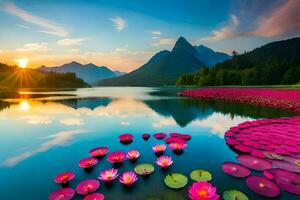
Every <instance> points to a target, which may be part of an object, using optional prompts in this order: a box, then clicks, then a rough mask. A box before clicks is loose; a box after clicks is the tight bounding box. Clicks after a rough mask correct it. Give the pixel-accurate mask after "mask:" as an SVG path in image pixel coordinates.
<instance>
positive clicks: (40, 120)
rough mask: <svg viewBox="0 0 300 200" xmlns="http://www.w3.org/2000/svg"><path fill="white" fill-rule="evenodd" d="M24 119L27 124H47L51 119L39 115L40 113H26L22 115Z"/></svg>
mask: <svg viewBox="0 0 300 200" xmlns="http://www.w3.org/2000/svg"><path fill="white" fill-rule="evenodd" d="M23 118H24V119H26V120H27V121H26V122H27V123H28V124H34V125H40V124H43V125H47V124H51V123H52V120H51V119H50V118H49V117H48V116H40V115H27V116H24V117H23Z"/></svg>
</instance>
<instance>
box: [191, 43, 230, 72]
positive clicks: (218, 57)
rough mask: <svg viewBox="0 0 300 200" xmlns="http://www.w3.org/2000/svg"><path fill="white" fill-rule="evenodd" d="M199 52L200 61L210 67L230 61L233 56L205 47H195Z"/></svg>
mask: <svg viewBox="0 0 300 200" xmlns="http://www.w3.org/2000/svg"><path fill="white" fill-rule="evenodd" d="M194 47H195V48H196V49H197V51H198V54H199V55H198V56H199V59H200V60H201V61H202V62H203V63H204V64H205V65H206V66H208V67H211V66H213V65H215V64H217V63H221V62H223V61H225V60H229V59H230V58H231V56H229V55H228V54H226V53H221V52H215V51H214V50H212V49H210V48H208V47H206V46H204V45H199V46H194Z"/></svg>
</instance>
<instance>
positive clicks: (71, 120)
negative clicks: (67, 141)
mask: <svg viewBox="0 0 300 200" xmlns="http://www.w3.org/2000/svg"><path fill="white" fill-rule="evenodd" d="M60 123H61V124H64V125H67V126H74V125H75V126H80V125H83V124H84V121H83V119H80V118H67V119H62V120H60Z"/></svg>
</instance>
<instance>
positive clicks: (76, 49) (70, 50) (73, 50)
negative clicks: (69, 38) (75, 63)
mask: <svg viewBox="0 0 300 200" xmlns="http://www.w3.org/2000/svg"><path fill="white" fill-rule="evenodd" d="M69 52H72V53H79V52H80V49H78V48H74V49H69Z"/></svg>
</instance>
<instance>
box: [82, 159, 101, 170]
mask: <svg viewBox="0 0 300 200" xmlns="http://www.w3.org/2000/svg"><path fill="white" fill-rule="evenodd" d="M97 163H98V160H97V159H96V158H84V159H82V160H80V161H79V162H78V165H79V167H81V168H90V167H92V166H94V165H96V164H97Z"/></svg>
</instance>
